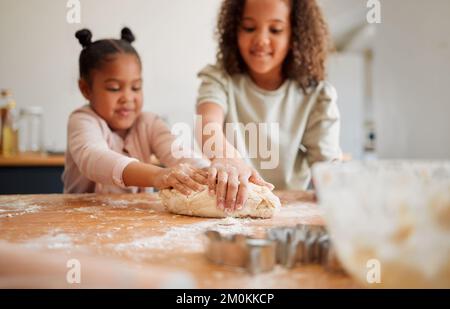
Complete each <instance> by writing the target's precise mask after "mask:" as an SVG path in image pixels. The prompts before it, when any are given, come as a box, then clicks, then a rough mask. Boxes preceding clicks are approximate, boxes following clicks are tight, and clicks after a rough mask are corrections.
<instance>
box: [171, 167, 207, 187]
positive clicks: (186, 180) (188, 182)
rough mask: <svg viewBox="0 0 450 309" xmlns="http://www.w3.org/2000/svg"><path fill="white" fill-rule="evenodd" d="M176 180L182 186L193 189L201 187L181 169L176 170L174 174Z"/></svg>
mask: <svg viewBox="0 0 450 309" xmlns="http://www.w3.org/2000/svg"><path fill="white" fill-rule="evenodd" d="M174 175H175V177H176V178H177V180H178V181H179V182H180V183H181V184H182V185H184V186H186V187H188V188H189V189H191V190H194V191H200V190H201V189H202V187H201V186H200V185H199V184H198V183H196V182H195V181H194V180H193V179H192V178H191V177H190V176H189V175H188V174H186V173H185V172H183V171H178V172H177V173H175V174H174Z"/></svg>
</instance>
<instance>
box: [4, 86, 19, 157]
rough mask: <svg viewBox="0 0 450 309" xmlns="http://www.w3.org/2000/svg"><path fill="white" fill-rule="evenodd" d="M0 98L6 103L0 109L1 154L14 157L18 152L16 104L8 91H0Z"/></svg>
mask: <svg viewBox="0 0 450 309" xmlns="http://www.w3.org/2000/svg"><path fill="white" fill-rule="evenodd" d="M1 97H2V99H3V101H4V102H6V103H4V105H3V106H2V107H1V110H2V111H1V116H2V117H1V118H2V126H1V154H2V155H3V156H14V155H17V154H18V152H19V147H18V138H19V137H18V114H17V109H16V102H15V101H14V99H13V97H12V94H11V91H9V90H2V92H1Z"/></svg>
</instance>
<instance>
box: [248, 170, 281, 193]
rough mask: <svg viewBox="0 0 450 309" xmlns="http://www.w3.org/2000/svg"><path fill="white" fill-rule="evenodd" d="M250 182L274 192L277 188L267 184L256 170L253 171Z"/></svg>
mask: <svg viewBox="0 0 450 309" xmlns="http://www.w3.org/2000/svg"><path fill="white" fill-rule="evenodd" d="M249 180H250V181H251V182H253V183H254V184H257V185H260V186H265V187H267V188H269V189H270V190H273V189H274V188H275V186H274V185H273V184H271V183H269V182H266V181H265V180H264V179H262V177H261V176H260V175H259V173H258V172H257V171H256V170H254V171H253V173H252V175H251V176H250V178H249Z"/></svg>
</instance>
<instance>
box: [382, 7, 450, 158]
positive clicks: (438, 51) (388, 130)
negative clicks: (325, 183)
mask: <svg viewBox="0 0 450 309" xmlns="http://www.w3.org/2000/svg"><path fill="white" fill-rule="evenodd" d="M382 3H383V6H382V13H383V19H382V23H381V24H380V25H378V26H377V30H378V31H377V37H376V41H375V59H374V65H375V67H374V70H375V71H374V74H375V75H374V77H375V83H374V91H375V94H374V95H375V105H374V107H375V116H376V125H377V133H378V153H379V155H380V156H381V157H385V158H386V157H387V158H413V159H415V158H430V159H450V94H449V93H450V19H449V17H448V14H449V13H450V1H448V0H433V1H423V0H407V1H405V0H403V1H399V0H396V1H382Z"/></svg>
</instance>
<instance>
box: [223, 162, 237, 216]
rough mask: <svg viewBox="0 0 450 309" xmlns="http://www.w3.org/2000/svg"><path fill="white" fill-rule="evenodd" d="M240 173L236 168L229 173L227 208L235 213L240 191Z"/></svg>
mask: <svg viewBox="0 0 450 309" xmlns="http://www.w3.org/2000/svg"><path fill="white" fill-rule="evenodd" d="M238 176H239V174H238V172H237V170H236V169H235V168H231V169H230V170H229V173H228V186H227V195H226V202H225V205H226V208H227V209H229V210H230V211H234V210H235V207H236V196H237V193H238V189H239V180H238Z"/></svg>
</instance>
